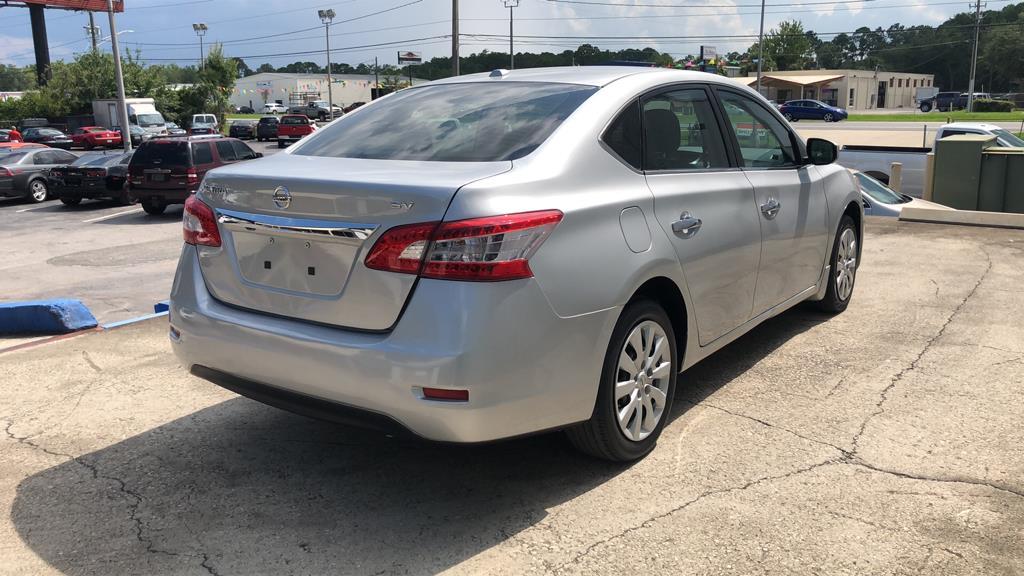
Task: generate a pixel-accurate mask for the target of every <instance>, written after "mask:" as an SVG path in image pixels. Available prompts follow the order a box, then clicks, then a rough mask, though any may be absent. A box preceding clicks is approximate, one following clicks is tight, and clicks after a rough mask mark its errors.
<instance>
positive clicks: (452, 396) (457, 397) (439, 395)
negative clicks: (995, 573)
mask: <svg viewBox="0 0 1024 576" xmlns="http://www.w3.org/2000/svg"><path fill="white" fill-rule="evenodd" d="M423 397H424V398H426V399H428V400H450V401H454V402H469V390H446V389H444V388H424V389H423Z"/></svg>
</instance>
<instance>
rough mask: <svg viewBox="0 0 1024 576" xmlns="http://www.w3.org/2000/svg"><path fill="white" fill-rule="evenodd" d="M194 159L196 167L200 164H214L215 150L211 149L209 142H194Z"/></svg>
mask: <svg viewBox="0 0 1024 576" xmlns="http://www.w3.org/2000/svg"><path fill="white" fill-rule="evenodd" d="M192 159H193V160H194V161H195V164H196V165H199V164H210V163H212V162H213V150H211V149H210V143H209V142H193V143H192Z"/></svg>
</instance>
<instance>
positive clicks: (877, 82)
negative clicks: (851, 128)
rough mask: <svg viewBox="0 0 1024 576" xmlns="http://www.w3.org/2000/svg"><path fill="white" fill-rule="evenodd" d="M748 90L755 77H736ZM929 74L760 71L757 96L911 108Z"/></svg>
mask: <svg viewBox="0 0 1024 576" xmlns="http://www.w3.org/2000/svg"><path fill="white" fill-rule="evenodd" d="M737 80H740V81H742V82H743V83H745V84H747V85H748V86H750V87H751V88H754V87H755V85H756V84H757V77H756V75H754V76H747V77H745V78H737ZM934 82H935V76H934V75H932V74H908V73H904V72H882V71H874V70H790V71H785V72H763V73H762V74H761V93H762V94H764V96H765V98H768V99H769V100H775V101H776V102H786V101H788V100H800V99H804V98H806V99H812V100H821V101H822V102H825V103H827V104H831V105H832V106H839V107H840V108H847V109H851V110H873V109H879V108H881V109H899V108H915V107H916V103H915V101H914V98H915V95H916V94H917V90H918V89H919V88H931V87H933V85H934Z"/></svg>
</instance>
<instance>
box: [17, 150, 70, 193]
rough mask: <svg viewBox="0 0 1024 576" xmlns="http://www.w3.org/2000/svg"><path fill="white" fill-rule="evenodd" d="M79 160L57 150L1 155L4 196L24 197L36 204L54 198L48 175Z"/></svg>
mask: <svg viewBox="0 0 1024 576" xmlns="http://www.w3.org/2000/svg"><path fill="white" fill-rule="evenodd" d="M76 159H78V156H77V155H76V154H74V153H72V152H68V151H67V150H59V149H56V148H45V147H42V148H22V149H18V150H13V151H9V152H0V196H7V197H12V196H23V197H25V198H28V199H29V200H32V201H33V202H43V201H45V200H47V199H49V198H50V185H49V182H48V181H47V180H46V178H47V171H48V170H49V169H51V168H54V167H56V166H60V165H61V164H70V163H71V162H74V161H75V160H76Z"/></svg>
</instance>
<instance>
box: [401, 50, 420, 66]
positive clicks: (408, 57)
mask: <svg viewBox="0 0 1024 576" xmlns="http://www.w3.org/2000/svg"><path fill="white" fill-rule="evenodd" d="M398 63H399V64H421V63H423V54H422V53H420V52H399V53H398Z"/></svg>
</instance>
